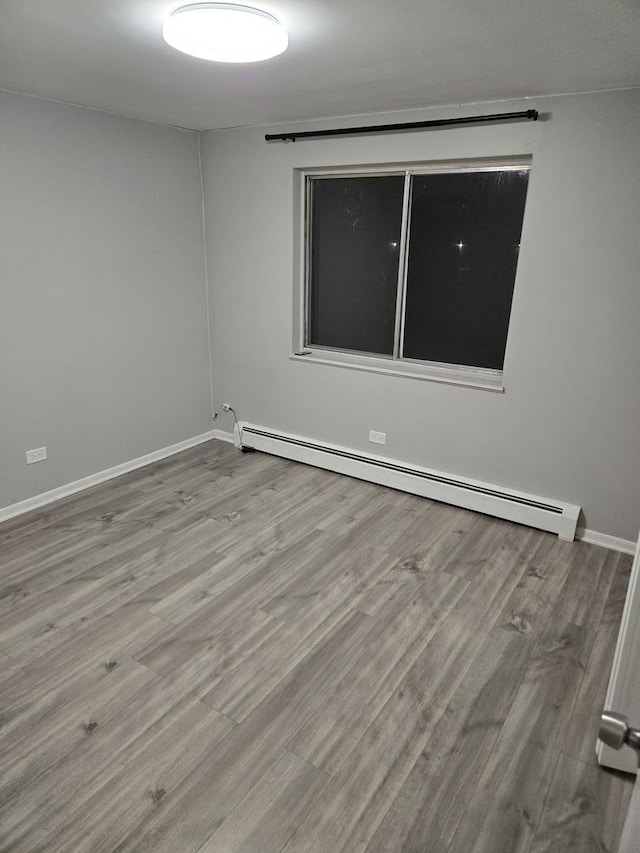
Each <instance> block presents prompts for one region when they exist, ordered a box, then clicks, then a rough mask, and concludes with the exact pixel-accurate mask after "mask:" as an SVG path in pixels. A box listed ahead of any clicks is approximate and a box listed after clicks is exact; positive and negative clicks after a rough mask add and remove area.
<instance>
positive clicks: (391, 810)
mask: <svg viewBox="0 0 640 853" xmlns="http://www.w3.org/2000/svg"><path fill="white" fill-rule="evenodd" d="M0 547H2V548H3V554H2V556H3V560H2V563H1V564H0V620H1V625H0V631H1V632H2V634H1V636H0V703H1V710H0V761H2V766H3V770H4V771H5V773H4V776H3V780H2V782H0V796H2V795H4V799H3V801H2V805H1V806H0V808H2V821H1V822H0V849H3V850H5V849H6V850H12V851H18V853H23V852H24V853H27V851H29V853H33V851H34V850H43V851H44V850H61V851H62V850H69V851H71V850H73V851H74V853H75V851H76V850H92V851H93V850H98V851H100V850H104V851H107V850H114V849H116V850H118V849H119V850H121V851H135V853H145V851H149V853H151V851H153V853H178V851H179V853H198V851H201V853H206V851H207V850H208V849H209V848H211V849H220V850H224V849H227V848H228V849H230V850H245V851H260V853H264V851H269V850H272V849H273V850H281V848H282V847H283V846H286V847H287V850H288V853H291V851H294V850H298V851H304V853H314V851H316V853H317V851H319V850H325V851H327V853H329V852H330V853H340V851H345V853H354V851H355V853H358V851H359V852H360V853H363V851H364V850H365V848H368V851H369V853H374V851H376V853H377V852H378V851H380V853H381V851H383V850H384V851H385V853H386V851H391V850H394V851H395V850H415V851H418V850H420V853H425V851H429V853H440V851H442V853H444V850H445V849H446V847H447V846H450V847H451V850H452V851H453V853H457V851H460V850H464V851H465V853H469V851H470V853H474V851H476V853H479V851H482V853H486V852H487V851H491V853H494V851H496V853H498V851H499V853H503V851H504V853H507V851H508V853H530V851H529V850H528V849H527V845H532V844H534V845H537V846H538V847H539V848H540V849H539V850H538V849H535V848H534V853H541V851H546V850H550V849H554V846H555V848H556V849H559V845H561V844H571V845H574V846H575V845H579V844H580V843H583V844H584V845H588V844H591V841H592V838H591V836H590V835H589V833H592V835H593V838H595V840H596V843H599V844H601V845H604V847H602V849H607V845H610V844H611V843H614V842H615V837H616V832H617V829H616V827H617V826H618V824H619V817H620V815H621V810H620V809H621V806H620V807H618V804H617V801H616V797H619V798H620V799H621V801H624V802H626V800H625V796H626V793H625V790H626V788H625V786H622V787H620V784H619V780H618V778H617V777H615V776H612V775H611V774H607V773H605V772H602V773H600V774H599V775H598V776H597V777H596V775H595V774H592V773H591V771H590V770H587V771H582V770H581V767H580V766H579V765H577V764H575V763H572V761H574V759H571V758H570V756H566V755H565V758H567V759H569V760H568V764H566V765H562V766H561V762H560V760H559V758H558V757H559V756H560V750H561V749H564V751H565V753H567V752H572V753H575V754H576V755H577V756H578V758H586V757H588V758H589V760H590V761H592V752H591V750H592V740H593V736H594V731H593V725H594V720H595V719H596V717H597V715H598V714H599V712H600V707H596V706H597V705H598V704H599V703H600V702H601V695H602V690H603V685H604V684H605V683H606V679H607V676H608V672H607V670H608V667H609V661H610V659H611V654H612V652H613V644H614V640H615V635H616V633H617V626H618V623H619V618H620V611H621V605H622V601H623V595H624V587H625V584H626V582H627V577H628V569H629V562H630V560H629V558H628V557H622V556H620V555H611V554H610V553H609V552H606V551H604V550H603V549H600V548H596V547H594V546H590V545H586V544H584V543H574V544H572V543H561V542H559V541H558V540H556V539H555V538H553V537H551V536H550V535H549V534H545V533H540V532H539V531H532V530H527V529H526V528H522V527H518V526H517V525H512V524H508V523H507V522H503V521H497V520H495V519H490V518H487V517H484V516H479V515H476V514H474V513H471V512H468V511H466V510H460V509H457V508H455V507H450V506H446V505H443V504H438V503H435V502H432V501H427V500H425V499H422V498H418V497H416V496H412V495H407V494H404V493H400V492H395V491H393V490H390V489H385V488H383V487H381V486H376V485H373V484H370V483H366V482H364V481H360V480H355V479H351V478H348V477H342V476H340V475H338V474H335V473H333V472H329V471H323V470H320V469H314V468H311V467H309V466H305V465H299V464H297V463H294V462H290V461H288V460H282V459H277V458H275V457H270V456H268V455H266V454H247V455H243V454H239V453H238V452H237V450H236V449H235V448H233V447H231V446H229V445H226V444H224V443H221V442H215V441H214V442H210V443H208V444H206V445H202V446H200V447H196V448H192V449H190V450H189V451H185V452H184V453H181V454H177V455H176V456H174V457H171V458H167V459H165V460H162V461H161V462H159V463H156V464H154V465H152V466H148V467H147V468H145V469H141V470H139V471H135V472H130V473H129V474H127V475H125V476H123V477H121V478H118V479H117V480H114V481H110V482H108V483H103V484H101V485H99V486H97V487H95V488H94V489H91V490H88V491H87V492H84V493H81V494H78V495H74V496H71V497H69V498H67V499H65V500H63V501H60V502H59V503H57V504H54V505H51V506H49V507H46V508H42V509H41V510H39V511H36V512H34V513H32V514H30V515H29V516H25V517H24V518H19V519H14V520H12V521H11V522H9V523H7V524H4V525H0ZM151 610H153V611H154V612H150V611H151ZM169 620H170V621H169ZM202 697H206V698H207V699H208V701H211V702H212V703H215V704H216V705H218V704H220V705H221V706H222V707H223V709H224V710H225V711H227V712H229V711H231V712H233V713H234V714H235V715H236V716H237V717H238V719H240V720H241V722H240V723H239V724H237V725H236V724H235V723H234V722H233V721H232V720H230V719H227V718H226V717H224V716H223V715H222V714H218V713H217V712H216V711H215V710H214V709H213V708H211V707H209V706H207V705H206V704H205V703H204V702H203V701H202ZM225 733H226V735H225ZM292 747H295V748H296V749H297V751H299V752H300V753H301V754H303V756H304V758H300V757H299V756H297V755H294V751H293V749H292ZM305 758H309V759H311V761H313V762H314V763H315V764H318V765H320V767H321V768H324V770H328V771H329V772H330V773H331V774H334V775H333V777H331V776H329V775H328V774H326V773H324V771H323V770H321V769H319V768H316V767H315V766H312V765H311V763H310V762H307V761H305V760H304V759H305ZM583 766H587V765H586V764H584V763H583ZM585 774H586V775H585ZM162 791H164V793H161V792H162ZM561 800H562V801H564V803H565V804H566V809H564V811H563V808H564V807H563V806H561V803H560V801H561ZM545 804H546V805H545ZM583 804H584V807H583ZM582 807H583V811H584V812H585V815H584V816H582V812H581V811H580V809H581V808H582ZM587 813H589V814H592V815H593V822H592V823H590V824H589V825H588V826H587V824H588V820H587V817H586V815H587ZM595 823H601V824H602V826H603V829H602V831H601V832H600V831H598V830H596V829H594V828H593V827H594V825H595ZM565 824H566V832H565ZM576 849H578V848H576ZM587 849H590V848H588V847H587ZM596 849H597V848H596Z"/></svg>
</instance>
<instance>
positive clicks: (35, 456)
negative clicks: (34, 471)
mask: <svg viewBox="0 0 640 853" xmlns="http://www.w3.org/2000/svg"><path fill="white" fill-rule="evenodd" d="M46 458H47V448H46V447H36V448H35V450H27V465H33V463H34V462H44V460H45V459H46Z"/></svg>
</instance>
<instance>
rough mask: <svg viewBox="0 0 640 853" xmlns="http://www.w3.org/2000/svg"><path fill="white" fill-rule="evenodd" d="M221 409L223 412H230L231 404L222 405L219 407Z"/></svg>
mask: <svg viewBox="0 0 640 853" xmlns="http://www.w3.org/2000/svg"><path fill="white" fill-rule="evenodd" d="M221 409H222V411H223V412H230V411H231V404H230V403H223V404H222V406H221Z"/></svg>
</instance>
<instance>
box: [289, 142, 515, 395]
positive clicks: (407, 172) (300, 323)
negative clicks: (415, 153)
mask: <svg viewBox="0 0 640 853" xmlns="http://www.w3.org/2000/svg"><path fill="white" fill-rule="evenodd" d="M531 160H532V158H531V155H530V154H527V155H518V156H511V157H500V158H490V159H484V158H483V159H474V160H468V159H466V160H446V161H437V162H426V163H420V162H417V163H416V162H412V163H403V164H397V163H395V164H385V165H369V166H341V167H335V166H333V167H324V168H301V169H296V170H295V190H294V192H295V195H294V201H295V202H296V205H295V208H296V215H295V219H294V226H295V233H294V257H295V258H296V260H295V261H294V263H295V269H294V323H293V351H292V352H291V353H290V356H289V357H290V358H291V359H292V360H294V361H305V362H311V363H315V364H324V365H331V366H334V367H344V368H348V369H351V370H364V371H367V372H370V373H379V374H383V375H384V374H386V375H391V376H402V377H405V378H410V379H425V380H428V381H431V382H443V383H446V384H450V385H463V386H469V387H472V388H480V389H484V390H486V391H497V392H499V393H502V392H504V382H503V373H504V371H503V370H490V369H487V368H479V367H478V368H476V367H469V366H462V365H458V364H443V363H441V362H432V361H418V360H415V359H409V358H406V357H403V358H400V352H401V351H402V342H403V337H404V313H405V312H404V301H405V299H406V275H405V267H406V264H407V253H408V229H407V227H406V222H407V217H408V215H409V208H410V204H411V199H410V193H409V192H408V187H407V184H409V182H410V180H411V176H413V175H420V174H451V173H460V172H503V171H523V170H527V171H529V172H530V171H531ZM383 175H384V176H391V175H396V176H404V179H405V193H404V200H403V210H402V236H401V244H400V247H399V256H400V260H399V265H398V289H397V304H396V334H395V336H394V351H393V355H392V356H389V355H377V354H372V353H358V352H353V351H345V350H341V349H335V348H332V347H326V346H318V345H317V344H313V345H307V344H306V340H307V334H308V317H309V294H310V288H311V283H310V263H309V249H310V240H309V236H310V227H309V226H310V216H311V214H310V203H311V193H309V192H308V191H307V187H308V185H309V183H310V180H311V179H313V178H345V177H362V176H371V177H374V176H383ZM523 232H524V222H523ZM516 278H517V271H516ZM514 294H515V284H514ZM398 326H400V329H398Z"/></svg>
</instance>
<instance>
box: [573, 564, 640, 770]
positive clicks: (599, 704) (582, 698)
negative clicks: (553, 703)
mask: <svg viewBox="0 0 640 853" xmlns="http://www.w3.org/2000/svg"><path fill="white" fill-rule="evenodd" d="M631 561H632V557H631V556H630V555H628V554H619V555H618V560H617V566H616V572H615V574H614V578H613V582H612V584H611V587H610V589H609V595H608V597H607V602H606V604H605V608H604V612H603V614H602V619H601V620H600V625H599V627H598V633H597V635H596V639H595V642H594V645H593V651H592V653H591V658H590V660H589V666H588V667H587V668H586V669H585V672H584V675H583V678H582V682H581V684H580V690H579V692H578V696H577V698H576V701H575V705H574V707H573V711H572V713H571V719H570V721H569V725H568V726H567V735H566V738H565V740H564V744H563V747H562V749H563V752H565V753H566V754H567V755H570V756H573V757H574V758H579V759H580V760H581V761H584V762H586V763H591V762H592V761H593V755H594V750H595V744H596V739H597V737H598V729H599V727H600V714H601V713H602V711H603V710H604V699H605V695H606V692H607V687H608V684H609V674H610V672H611V666H612V663H613V654H614V651H615V647H616V641H617V639H618V631H619V629H620V620H621V619H622V610H623V607H624V599H625V595H626V592H627V587H628V585H629V574H630V572H631Z"/></svg>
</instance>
